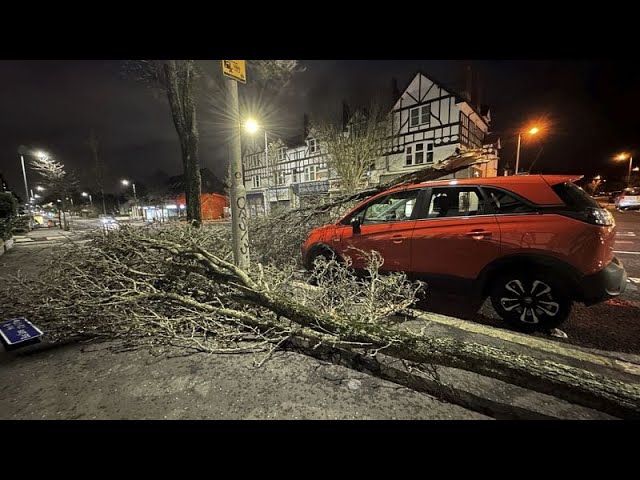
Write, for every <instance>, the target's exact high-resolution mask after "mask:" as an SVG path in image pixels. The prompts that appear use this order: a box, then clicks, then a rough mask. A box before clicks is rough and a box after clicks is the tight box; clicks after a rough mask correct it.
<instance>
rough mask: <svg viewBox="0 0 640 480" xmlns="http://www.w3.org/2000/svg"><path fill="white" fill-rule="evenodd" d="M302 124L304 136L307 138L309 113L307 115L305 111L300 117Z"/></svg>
mask: <svg viewBox="0 0 640 480" xmlns="http://www.w3.org/2000/svg"><path fill="white" fill-rule="evenodd" d="M302 126H303V129H304V138H307V136H308V135H309V115H307V114H306V113H305V114H304V116H303V117H302Z"/></svg>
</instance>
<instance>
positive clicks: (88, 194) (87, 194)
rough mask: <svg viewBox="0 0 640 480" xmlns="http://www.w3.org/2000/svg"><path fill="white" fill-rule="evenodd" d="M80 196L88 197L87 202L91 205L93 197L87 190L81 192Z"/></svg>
mask: <svg viewBox="0 0 640 480" xmlns="http://www.w3.org/2000/svg"><path fill="white" fill-rule="evenodd" d="M82 196H83V197H89V204H90V205H91V206H92V207H93V198H92V197H91V194H90V193H87V192H82Z"/></svg>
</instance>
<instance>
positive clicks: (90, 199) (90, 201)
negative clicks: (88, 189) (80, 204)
mask: <svg viewBox="0 0 640 480" xmlns="http://www.w3.org/2000/svg"><path fill="white" fill-rule="evenodd" d="M89 205H91V206H92V207H93V198H91V194H89Z"/></svg>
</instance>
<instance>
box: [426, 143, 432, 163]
mask: <svg viewBox="0 0 640 480" xmlns="http://www.w3.org/2000/svg"><path fill="white" fill-rule="evenodd" d="M427 163H433V143H427Z"/></svg>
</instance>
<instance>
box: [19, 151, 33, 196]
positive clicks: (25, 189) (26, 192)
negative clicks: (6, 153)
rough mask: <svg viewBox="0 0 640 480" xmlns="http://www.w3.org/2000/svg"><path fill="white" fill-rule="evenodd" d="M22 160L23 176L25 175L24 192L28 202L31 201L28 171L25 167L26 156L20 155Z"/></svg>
mask: <svg viewBox="0 0 640 480" xmlns="http://www.w3.org/2000/svg"><path fill="white" fill-rule="evenodd" d="M20 161H21V162H22V176H23V177H24V193H25V195H26V196H27V202H26V203H31V200H30V198H29V186H28V185H27V171H26V170H25V168H24V156H22V155H20Z"/></svg>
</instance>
